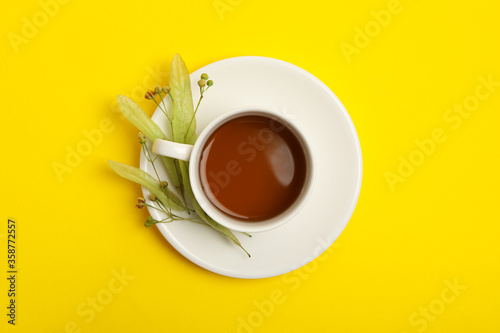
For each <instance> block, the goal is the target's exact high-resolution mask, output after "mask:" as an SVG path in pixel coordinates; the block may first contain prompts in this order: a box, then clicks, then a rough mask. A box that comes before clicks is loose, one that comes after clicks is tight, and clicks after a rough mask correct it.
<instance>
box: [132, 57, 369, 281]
mask: <svg viewBox="0 0 500 333" xmlns="http://www.w3.org/2000/svg"><path fill="white" fill-rule="evenodd" d="M202 73H207V74H208V75H209V76H210V79H212V80H213V81H214V85H213V87H211V88H210V89H209V90H208V91H207V92H206V93H205V97H204V98H203V101H202V103H201V106H200V109H199V110H198V114H197V117H196V118H197V132H198V133H200V132H201V130H202V129H203V128H204V127H205V126H206V125H207V124H208V123H209V122H210V121H211V120H212V119H214V118H215V117H217V116H219V115H220V114H222V113H224V112H225V111H228V110H231V109H235V108H237V107H241V106H245V105H263V106H268V107H273V108H276V109H279V110H284V111H285V112H286V113H287V114H288V115H289V116H291V117H292V118H293V119H294V120H295V121H296V122H297V123H298V124H299V125H300V127H301V128H302V129H303V130H304V132H305V133H306V135H308V137H309V139H310V141H311V144H312V146H313V148H314V156H315V158H316V166H317V170H316V172H317V173H316V183H315V185H314V189H313V192H312V193H311V196H310V198H309V201H308V203H307V204H306V206H305V207H304V209H303V210H302V211H301V212H300V213H299V214H298V215H296V217H294V218H293V220H291V221H290V222H288V223H287V224H285V225H284V226H282V227H279V228H277V229H274V230H271V231H267V232H263V233H256V234H253V235H252V236H253V237H251V238H249V237H248V236H246V235H243V234H241V233H238V232H235V235H236V236H237V237H238V238H239V239H240V241H241V243H242V244H243V246H244V247H245V248H246V250H247V251H248V252H249V253H250V254H251V255H252V257H251V258H248V257H247V255H246V254H245V253H244V252H243V251H242V250H241V249H240V248H238V247H237V246H235V245H234V244H232V243H231V242H230V241H229V240H228V239H226V238H225V237H224V236H222V235H220V234H219V233H218V232H216V231H215V230H213V229H211V228H210V227H207V226H203V225H198V224H194V223H191V222H187V221H176V222H173V223H168V224H157V227H158V229H160V231H161V233H162V234H163V236H165V238H166V239H167V240H168V241H169V242H170V244H172V246H173V247H175V248H176V249H177V250H178V251H179V252H180V253H181V254H182V255H184V256H185V257H186V258H188V259H189V260H191V261H192V262H194V263H195V264H197V265H199V266H201V267H203V268H206V269H208V270H210V271H212V272H215V273H218V274H222V275H226V276H232V277H237V278H249V279H256V278H265V277H271V276H276V275H280V274H284V273H287V272H290V271H292V270H294V269H297V268H299V267H301V266H303V265H305V264H307V263H308V262H310V261H311V260H313V259H315V258H316V257H317V256H319V255H320V254H321V253H322V252H323V251H325V250H326V249H327V248H328V247H329V246H330V245H332V244H333V242H334V241H335V240H336V239H337V237H338V236H339V235H340V234H341V232H342V230H343V229H344V228H345V226H346V225H347V222H348V221H349V219H350V217H351V215H352V213H353V211H354V207H355V206H356V202H357V200H358V196H359V191H360V187H361V177H362V161H361V148H360V145H359V140H358V136H357V134H356V129H355V128H354V125H353V123H352V121H351V118H350V117H349V114H348V113H347V111H346V109H345V108H344V106H343V105H342V103H341V102H340V101H339V99H338V98H337V97H336V96H335V94H333V92H332V91H331V90H330V89H329V88H328V87H327V86H326V85H325V84H323V83H322V82H321V81H319V80H318V79H317V78H316V77H314V76H313V75H312V74H310V73H308V72H306V71H305V70H303V69H301V68H299V67H297V66H294V65H292V64H289V63H287V62H284V61H281V60H276V59H272V58H265V57H237V58H230V59H225V60H221V61H217V62H214V63H212V64H210V65H207V66H205V67H203V68H200V69H199V70H197V71H195V72H194V73H192V74H191V85H192V91H193V99H194V102H195V103H197V101H198V98H199V88H198V85H197V81H198V80H199V78H200V75H201V74H202ZM153 120H154V121H155V122H157V123H159V125H160V127H161V128H162V129H163V130H165V127H166V126H165V125H166V124H165V118H164V116H163V114H162V112H161V111H160V110H159V109H158V110H156V112H155V113H154V115H153ZM156 164H157V169H159V172H160V173H161V174H160V176H161V177H165V170H164V169H163V168H162V163H160V162H157V163H156ZM140 165H141V168H142V169H143V170H146V171H147V172H149V173H150V174H153V170H152V168H151V166H150V165H149V164H148V162H147V161H146V160H145V159H144V156H143V155H141V161H140ZM143 192H144V197H145V198H147V196H148V195H149V192H148V191H147V190H145V189H144V188H143ZM150 214H151V215H152V216H153V217H154V218H156V219H162V218H164V217H162V216H161V215H160V214H159V213H158V211H156V210H153V209H150Z"/></svg>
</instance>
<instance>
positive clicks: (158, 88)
mask: <svg viewBox="0 0 500 333" xmlns="http://www.w3.org/2000/svg"><path fill="white" fill-rule="evenodd" d="M162 92H163V88H162V87H160V86H156V88H155V93H157V94H161V93H162Z"/></svg>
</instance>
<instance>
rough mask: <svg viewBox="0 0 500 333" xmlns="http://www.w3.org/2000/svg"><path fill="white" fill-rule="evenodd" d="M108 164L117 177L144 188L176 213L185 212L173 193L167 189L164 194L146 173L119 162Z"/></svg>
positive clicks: (156, 182)
mask: <svg viewBox="0 0 500 333" xmlns="http://www.w3.org/2000/svg"><path fill="white" fill-rule="evenodd" d="M108 163H109V165H110V166H111V169H113V171H114V172H116V173H117V174H118V175H120V176H122V177H123V178H125V179H128V180H130V181H133V182H135V183H137V184H140V185H142V186H144V187H145V188H147V189H148V190H149V191H150V192H151V193H153V194H154V195H156V197H157V198H158V199H159V200H160V201H161V202H162V203H163V204H164V205H165V206H167V207H169V208H171V209H173V210H176V211H184V210H186V209H185V208H184V206H183V205H182V202H181V200H180V199H179V198H178V197H177V195H175V193H173V192H172V191H170V190H168V189H167V194H165V192H163V189H162V188H161V187H160V184H159V183H158V181H157V180H156V179H154V178H153V177H152V176H151V175H150V174H149V173H147V172H146V171H144V170H142V169H139V168H136V167H132V166H129V165H126V164H123V163H120V162H115V161H108Z"/></svg>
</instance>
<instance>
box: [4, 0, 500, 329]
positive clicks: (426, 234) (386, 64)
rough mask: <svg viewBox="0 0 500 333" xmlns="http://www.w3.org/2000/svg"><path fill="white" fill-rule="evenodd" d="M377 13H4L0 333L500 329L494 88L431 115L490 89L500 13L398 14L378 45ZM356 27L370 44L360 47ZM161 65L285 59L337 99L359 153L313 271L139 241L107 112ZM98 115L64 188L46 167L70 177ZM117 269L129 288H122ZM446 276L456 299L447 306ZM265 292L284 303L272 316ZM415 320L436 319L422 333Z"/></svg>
mask: <svg viewBox="0 0 500 333" xmlns="http://www.w3.org/2000/svg"><path fill="white" fill-rule="evenodd" d="M42 2H43V1H42ZM48 3H50V1H49V2H48ZM221 3H222V4H225V5H226V7H223V9H219V11H220V12H219V13H218V11H217V9H216V8H215V7H216V6H217V5H218V6H222V5H221ZM391 6H394V4H390V3H389V2H388V1H385V0H383V1H381V0H377V1H373V0H372V1H354V2H352V1H351V2H346V1H334V2H332V1H317V0H312V1H306V2H301V3H300V4H299V3H298V2H297V3H294V2H289V1H264V0H221V1H212V0H205V1H176V2H173V1H171V2H162V1H156V2H153V1H120V2H106V1H94V0H90V1H77V0H74V1H70V2H68V3H67V4H60V5H59V7H58V8H55V7H52V9H51V11H52V13H53V14H54V15H53V17H49V18H48V20H46V22H45V21H44V16H43V15H44V14H43V12H42V14H40V11H42V10H43V9H42V7H41V5H40V3H39V2H37V1H34V0H27V1H16V2H3V3H2V5H1V8H0V9H1V10H0V13H1V14H0V15H1V20H0V22H1V23H0V36H1V38H0V47H1V56H2V61H1V63H0V73H1V89H0V97H1V99H0V100H1V103H2V107H1V123H2V131H3V132H2V162H1V166H0V177H1V178H0V181H1V184H2V191H1V197H0V201H1V206H0V207H1V214H0V217H1V219H2V222H1V229H0V237H1V242H2V243H1V246H0V248H1V254H0V258H1V261H0V262H1V264H0V266H1V267H2V274H1V281H2V282H0V288H1V289H0V295H1V297H0V301H1V302H2V303H1V306H0V308H1V309H2V310H1V316H0V318H2V319H1V323H0V327H2V332H238V331H239V332H306V331H307V332H394V333H402V332H407V333H412V332H424V331H425V332H429V333H430V332H482V333H486V332H499V331H500V316H499V310H500V288H499V285H498V283H499V281H500V264H499V256H500V246H499V236H500V226H499V222H500V214H499V210H498V198H499V196H498V188H499V186H500V180H499V176H498V162H499V157H498V151H499V149H498V143H499V142H500V141H499V139H500V135H499V132H500V131H499V129H498V126H499V122H500V117H499V115H498V109H499V107H500V87H496V88H495V89H496V90H495V91H494V92H492V93H491V94H490V96H489V97H488V98H486V99H485V100H482V101H480V104H479V106H478V107H477V108H476V109H475V111H474V112H471V113H470V117H468V118H464V119H463V122H462V123H461V125H460V126H459V127H458V128H457V129H453V128H452V127H451V125H452V124H453V123H450V122H446V121H445V119H444V117H445V113H446V112H447V110H448V109H449V108H451V107H453V104H454V103H458V104H460V103H463V102H464V100H466V99H467V98H468V97H470V96H474V94H475V89H476V87H477V86H478V85H479V84H480V81H479V78H480V77H483V78H488V76H492V79H493V81H495V82H499V81H500V65H499V59H500V48H499V46H498V34H499V32H500V29H499V20H498V13H499V12H500V4H499V2H498V1H494V0H491V1H475V2H472V1H465V0H464V1H462V0H460V1H444V2H436V1H430V0H418V1H417V0H413V1H410V0H401V1H400V4H399V7H398V9H399V12H398V13H397V14H391V19H390V22H389V23H388V24H386V26H385V27H381V26H380V24H379V25H378V26H379V27H380V29H379V30H377V28H376V24H374V23H373V22H376V21H375V19H374V16H373V15H372V14H371V11H375V12H380V11H381V10H387V9H388V8H392V7H391ZM220 8H222V7H220ZM219 14H220V15H219ZM34 16H35V19H37V20H38V21H37V22H38V24H39V25H40V26H39V27H38V28H37V30H38V31H36V33H33V31H31V33H32V35H30V37H29V38H26V40H24V41H23V43H22V44H20V45H17V47H15V46H13V44H12V42H11V41H10V40H9V36H10V38H12V36H13V35H12V34H16V35H18V36H22V34H23V25H25V24H26V23H25V21H23V17H25V18H26V19H27V20H28V21H30V22H33V20H34ZM46 16H47V15H46ZM47 17H48V16H47ZM367 26H368V27H369V28H370V27H371V28H372V29H374V30H371V31H370V34H371V37H369V39H370V40H369V43H366V40H365V41H364V42H365V43H366V44H367V45H365V44H363V43H362V41H360V40H359V38H361V37H359V36H358V40H355V37H356V35H357V34H358V33H357V32H356V31H358V30H357V29H365V27H367ZM25 33H26V31H25ZM356 42H357V46H362V47H358V51H359V52H357V53H354V54H352V55H351V56H350V57H349V58H350V59H349V60H350V61H348V57H346V56H345V55H344V54H343V52H342V50H341V45H345V44H342V43H346V44H350V45H351V46H354V47H356ZM16 50H17V52H16ZM176 52H179V53H180V54H181V55H182V56H183V58H184V60H185V61H186V63H187V65H188V68H189V70H190V71H192V70H195V69H197V68H200V67H202V66H204V65H207V64H209V63H211V62H213V61H217V60H221V59H224V58H228V57H234V56H243V55H260V56H268V57H274V58H278V59H282V60H285V61H288V62H291V63H293V64H295V65H298V66H300V67H302V68H304V69H306V70H308V71H309V72H311V73H312V74H314V75H315V76H317V77H318V78H319V79H321V80H322V81H323V82H325V83H326V84H327V85H328V86H329V87H330V88H331V89H332V90H333V91H334V92H335V94H337V96H338V97H339V98H340V100H341V101H342V102H343V103H344V105H345V107H346V108H347V110H348V111H349V113H350V115H351V117H352V119H353V122H354V124H355V126H356V129H357V131H358V134H359V138H360V141H361V147H362V151H363V162H364V174H363V185H362V190H361V195H360V199H359V202H358V206H357V208H356V211H355V212H354V215H353V217H352V219H351V221H350V222H349V224H348V226H347V228H346V229H345V231H344V232H343V234H342V235H341V236H340V238H339V239H338V240H337V241H336V243H335V246H334V247H332V248H331V250H330V251H328V252H327V253H325V254H324V255H323V256H322V257H321V259H323V260H322V261H314V262H312V263H310V264H309V265H308V266H306V267H304V268H302V269H299V270H298V271H295V272H293V273H289V274H288V275H287V276H286V277H285V279H284V278H283V277H281V276H280V277H274V278H268V279H261V280H240V279H233V278H228V277H224V276H219V275H217V274H214V273H211V272H208V271H205V270H204V269H202V268H199V267H198V266H196V265H194V264H192V263H191V262H190V261H188V260H187V259H185V258H184V257H182V256H181V255H180V254H178V253H177V252H176V251H175V250H174V249H173V248H172V247H171V246H170V245H169V244H168V243H167V242H166V240H165V239H164V238H163V237H162V236H161V234H160V233H159V231H158V230H156V228H150V229H146V228H144V227H143V221H144V220H145V219H146V217H147V212H146V211H139V210H137V209H136V208H134V202H135V200H136V197H138V196H140V195H141V191H140V188H139V186H135V185H133V184H132V183H129V182H127V181H125V180H122V179H120V178H119V177H117V176H115V175H114V174H112V172H111V171H110V169H109V167H108V166H107V164H106V160H107V159H108V158H112V159H115V160H118V161H122V162H124V163H128V164H132V165H138V159H139V146H138V144H137V139H136V135H137V131H136V130H135V129H134V128H133V127H132V126H131V125H130V124H128V123H127V122H126V121H125V120H123V119H120V118H119V116H118V113H116V112H115V111H113V109H114V104H113V101H114V98H115V96H116V95H118V94H127V95H131V94H132V93H135V94H136V95H138V94H139V93H143V92H144V89H145V88H153V86H154V83H149V86H145V85H144V82H146V83H147V82H152V81H151V80H150V79H151V74H150V72H151V70H153V71H156V70H157V69H159V70H160V71H161V70H166V69H167V68H168V65H169V62H170V60H171V58H172V56H173V54H174V53H176ZM157 66H158V67H157ZM240 79H241V80H245V78H244V77H242V78H240ZM148 80H149V81H148ZM160 83H161V84H166V83H167V81H166V80H163V81H162V82H160ZM235 84H237V82H236V83H235ZM483 92H484V91H483ZM469 100H470V99H469ZM140 104H141V106H143V107H144V108H145V109H146V110H147V112H149V113H150V114H151V113H152V112H153V110H154V106H153V105H152V104H151V103H146V102H145V101H141V102H140ZM103 119H109V120H110V121H111V124H112V130H111V131H110V132H108V133H105V134H103V138H102V142H99V143H98V144H97V145H95V146H93V147H92V149H91V152H90V153H89V154H88V155H87V156H84V157H83V158H82V160H81V161H80V163H78V165H77V166H75V167H72V168H71V169H72V172H67V173H64V174H63V175H62V181H59V180H58V178H57V176H56V173H55V172H54V169H53V162H54V161H57V162H59V163H65V158H66V154H67V150H66V149H67V147H68V146H69V147H70V148H72V149H76V147H77V146H78V145H79V144H81V143H82V142H83V141H84V140H86V139H85V136H84V134H83V132H82V131H84V130H86V131H91V130H94V129H98V128H99V124H100V122H101V121H102V120H103ZM435 128H441V129H443V130H444V131H445V133H446V135H447V139H446V141H445V142H443V143H440V144H437V145H436V148H435V150H434V151H433V153H432V154H430V155H429V156H427V157H426V158H425V161H423V163H422V164H421V165H419V166H418V167H416V168H415V170H414V172H413V173H412V174H411V175H409V176H408V177H404V179H405V181H404V182H401V183H397V184H396V185H395V186H394V188H393V189H391V186H390V185H389V183H388V182H387V179H386V175H387V172H392V173H397V169H398V165H399V163H400V160H399V158H400V156H402V157H403V158H405V159H408V158H409V156H410V155H411V154H412V153H413V152H415V151H416V150H418V147H417V145H416V143H415V140H424V139H426V138H430V137H431V133H432V131H433V130H434V129H435ZM415 154H417V155H418V153H415ZM415 154H414V155H415ZM417 155H415V156H417ZM325 209H327V207H325ZM9 217H10V218H14V219H15V220H16V222H17V224H18V235H19V240H18V244H17V246H18V256H19V258H18V269H19V274H18V286H17V288H18V298H17V302H18V309H17V310H18V313H17V314H18V317H17V322H16V326H15V327H12V326H11V325H7V323H6V321H7V317H6V312H7V310H6V306H7V301H8V299H7V297H6V296H7V295H6V294H7V288H8V286H7V281H6V279H5V277H4V273H5V271H6V260H7V259H6V250H5V249H6V245H5V239H6V238H5V233H6V228H7V218H9ZM235 251H237V249H236V248H235ZM122 270H125V272H126V274H127V275H128V276H129V280H127V281H126V282H125V283H124V284H123V285H122V287H123V288H118V287H119V286H120V283H119V282H117V280H116V279H115V277H114V276H115V275H114V274H117V272H118V273H121V272H122ZM5 274H6V273H5ZM132 277H133V278H132ZM454 281H455V282H457V281H458V282H457V283H458V284H460V285H461V286H465V287H466V289H465V290H463V289H462V290H460V291H456V294H453V291H451V290H450V289H449V287H448V286H447V283H448V284H450V283H451V284H452V283H454ZM113 283H114V285H113ZM110 284H111V285H112V286H111V287H110ZM125 284H126V285H125ZM110 288H111V289H110ZM117 288H118V289H120V291H119V292H116V293H115V292H113V293H110V290H114V291H116V290H117ZM443 294H444V295H445V296H443ZM109 295H111V297H112V299H111V300H109V299H108V298H106V297H108V296H109ZM272 295H275V296H276V295H281V296H280V298H279V300H280V302H279V304H278V303H272V304H273V305H272V306H270V305H269V304H270V303H269V302H273V298H272ZM96 297H101V299H105V300H106V302H109V304H106V305H104V306H103V307H102V308H99V309H100V311H94V316H93V317H92V318H91V315H90V314H89V312H88V311H89V309H90V307H88V305H87V302H89V299H92V298H96ZM443 297H445V298H446V299H447V300H448V301H450V299H451V300H452V301H450V302H443ZM256 304H265V305H261V307H262V306H264V310H262V309H260V308H259V306H257V305H256ZM266 306H267V308H266ZM429 307H431V312H430V313H431V314H432V313H433V312H432V311H434V313H438V314H437V315H432V317H427V318H428V319H423V318H426V317H424V316H423V315H421V314H420V311H425V309H426V308H429ZM443 307H444V308H443ZM78 309H80V312H79V311H78ZM84 310H85V311H87V312H84V313H86V314H85V315H84V314H82V311H84ZM90 312H92V311H90ZM412 318H413V321H412ZM430 318H432V320H431V319H430ZM422 320H423V321H424V322H422ZM242 322H245V323H246V324H242ZM424 323H425V325H424ZM245 325H250V326H247V327H245Z"/></svg>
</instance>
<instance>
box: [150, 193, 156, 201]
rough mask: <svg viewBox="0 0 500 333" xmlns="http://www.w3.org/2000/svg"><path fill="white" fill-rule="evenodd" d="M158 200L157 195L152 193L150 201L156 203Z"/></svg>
mask: <svg viewBox="0 0 500 333" xmlns="http://www.w3.org/2000/svg"><path fill="white" fill-rule="evenodd" d="M156 199H157V198H156V195H154V194H153V193H151V194H150V195H149V200H151V201H156Z"/></svg>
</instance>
